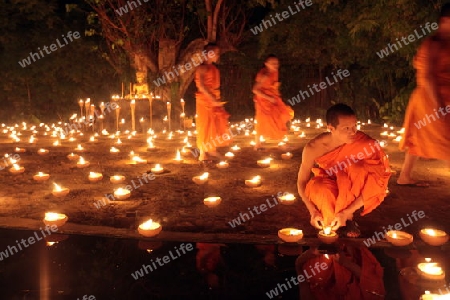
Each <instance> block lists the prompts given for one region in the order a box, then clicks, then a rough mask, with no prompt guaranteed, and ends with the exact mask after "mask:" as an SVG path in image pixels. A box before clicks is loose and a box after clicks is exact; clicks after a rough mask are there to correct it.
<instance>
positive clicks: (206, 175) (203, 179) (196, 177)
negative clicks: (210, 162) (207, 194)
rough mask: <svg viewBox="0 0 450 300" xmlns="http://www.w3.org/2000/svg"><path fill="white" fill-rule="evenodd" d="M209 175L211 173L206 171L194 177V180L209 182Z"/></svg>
mask: <svg viewBox="0 0 450 300" xmlns="http://www.w3.org/2000/svg"><path fill="white" fill-rule="evenodd" d="M208 176H209V173H208V172H205V173H203V174H202V175H200V176H194V177H192V181H193V182H195V183H196V184H199V185H202V184H205V183H206V182H208Z"/></svg>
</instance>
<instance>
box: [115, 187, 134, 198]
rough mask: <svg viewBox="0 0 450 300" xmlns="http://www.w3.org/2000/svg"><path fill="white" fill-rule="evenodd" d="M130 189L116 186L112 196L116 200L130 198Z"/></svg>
mask: <svg viewBox="0 0 450 300" xmlns="http://www.w3.org/2000/svg"><path fill="white" fill-rule="evenodd" d="M130 195H131V193H130V191H129V190H127V189H124V188H118V189H117V190H115V191H114V198H116V199H117V200H125V199H128V198H130Z"/></svg>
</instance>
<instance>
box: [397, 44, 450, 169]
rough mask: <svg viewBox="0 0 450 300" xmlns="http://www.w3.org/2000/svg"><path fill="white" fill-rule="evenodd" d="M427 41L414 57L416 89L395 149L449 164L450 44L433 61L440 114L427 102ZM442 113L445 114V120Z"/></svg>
mask: <svg viewBox="0 0 450 300" xmlns="http://www.w3.org/2000/svg"><path fill="white" fill-rule="evenodd" d="M431 39H432V38H428V39H427V40H426V41H425V42H424V43H423V44H422V45H421V46H420V48H419V50H418V52H417V54H416V56H415V57H414V62H413V63H414V68H415V69H416V72H417V73H416V77H417V87H416V88H415V90H414V91H413V93H412V94H411V97H410V99H409V103H408V107H407V109H406V113H405V120H404V123H403V127H404V128H405V132H404V134H403V139H402V140H401V142H400V145H399V147H400V150H405V149H407V148H408V149H409V153H411V154H412V155H417V156H421V157H426V158H435V159H442V160H447V161H450V114H449V112H450V106H449V105H450V55H448V54H449V53H450V43H447V44H446V45H442V47H441V49H440V50H439V51H438V53H439V54H438V56H437V58H436V59H437V61H436V70H435V72H436V74H435V75H436V77H437V79H436V81H437V93H438V94H440V96H441V97H442V99H443V101H444V103H445V107H443V112H442V113H441V112H439V110H438V109H439V108H438V107H435V104H432V103H431V100H430V97H429V96H428V87H427V84H426V81H425V78H426V72H427V69H428V58H429V46H430V44H431ZM447 106H449V107H448V111H447V110H446V107H447ZM434 109H436V111H435V110H434ZM444 114H448V115H447V116H445V120H444V116H443V115H444Z"/></svg>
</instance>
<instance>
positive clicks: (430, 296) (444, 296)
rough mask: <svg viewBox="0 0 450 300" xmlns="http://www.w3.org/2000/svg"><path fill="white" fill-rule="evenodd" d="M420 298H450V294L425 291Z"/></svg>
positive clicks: (434, 299)
mask: <svg viewBox="0 0 450 300" xmlns="http://www.w3.org/2000/svg"><path fill="white" fill-rule="evenodd" d="M420 300H450V294H448V293H447V294H442V292H440V294H433V293H430V292H429V291H425V294H423V295H422V296H420Z"/></svg>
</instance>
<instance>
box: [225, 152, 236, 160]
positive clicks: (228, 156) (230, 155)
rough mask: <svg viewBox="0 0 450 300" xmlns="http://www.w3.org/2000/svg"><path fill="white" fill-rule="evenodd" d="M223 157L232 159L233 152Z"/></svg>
mask: <svg viewBox="0 0 450 300" xmlns="http://www.w3.org/2000/svg"><path fill="white" fill-rule="evenodd" d="M225 157H227V158H230V159H231V158H233V157H234V154H233V152H227V153H225Z"/></svg>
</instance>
